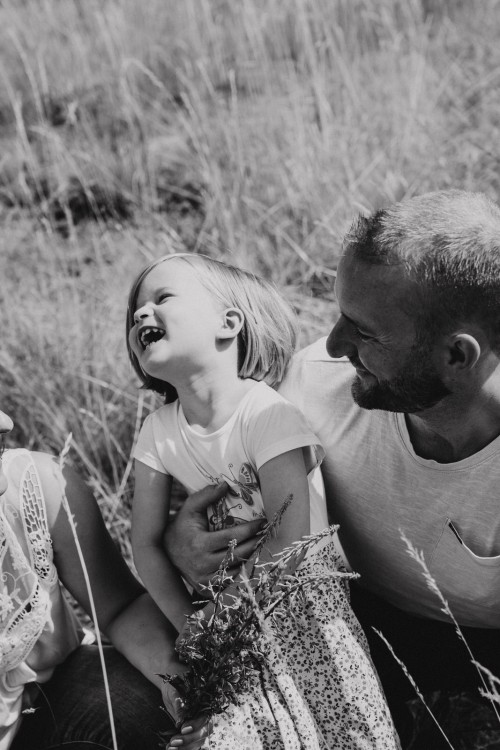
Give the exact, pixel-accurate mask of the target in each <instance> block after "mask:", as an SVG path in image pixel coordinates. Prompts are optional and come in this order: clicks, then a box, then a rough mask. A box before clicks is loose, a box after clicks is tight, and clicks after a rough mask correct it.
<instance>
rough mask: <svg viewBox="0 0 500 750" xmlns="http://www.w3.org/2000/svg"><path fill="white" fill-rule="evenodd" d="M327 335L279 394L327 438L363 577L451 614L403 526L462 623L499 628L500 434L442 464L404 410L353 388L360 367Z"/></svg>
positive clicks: (414, 608)
mask: <svg viewBox="0 0 500 750" xmlns="http://www.w3.org/2000/svg"><path fill="white" fill-rule="evenodd" d="M325 342H326V339H321V340H320V341H318V342H316V343H315V344H312V345H311V346H310V347H308V348H306V349H304V350H303V351H302V352H299V354H297V355H296V357H295V358H294V360H293V362H292V365H291V367H290V370H289V372H288V374H287V377H286V379H285V382H284V383H283V385H282V387H281V389H280V392H281V393H283V395H284V396H285V397H286V398H288V399H290V400H291V401H292V402H293V403H295V404H296V405H297V406H298V407H299V408H300V409H301V410H302V412H303V413H304V415H305V416H306V418H307V421H308V422H309V425H310V427H311V429H312V430H313V431H314V433H315V434H316V435H317V436H318V438H319V439H320V441H321V443H322V445H323V447H324V450H325V454H326V456H325V459H324V461H323V464H322V472H323V479H324V482H325V490H326V496H327V504H328V511H329V515H330V520H331V522H333V523H339V524H340V530H339V537H340V541H341V542H342V545H343V547H344V549H345V551H346V554H347V557H348V559H349V562H350V563H351V565H352V567H353V569H354V570H355V571H356V572H358V573H360V574H361V580H360V582H361V583H362V584H363V585H365V586H366V587H367V588H369V589H370V590H372V591H373V592H374V593H376V594H378V595H380V596H382V597H384V598H385V599H386V600H388V601H389V602H391V603H393V604H394V605H396V606H398V607H400V608H401V609H404V610H406V611H408V612H412V613H415V614H419V615H422V616H427V617H432V618H434V619H439V620H446V619H448V618H447V617H446V615H444V614H443V612H442V611H441V603H440V601H439V599H438V598H437V596H436V595H435V594H434V593H432V592H431V591H430V589H429V587H428V586H427V584H426V582H425V580H424V577H423V575H422V572H421V568H420V567H419V565H418V564H417V563H416V562H415V560H414V559H412V558H411V557H410V555H409V554H408V551H407V547H406V545H405V543H404V542H403V540H402V538H401V532H404V534H405V535H406V536H407V538H408V539H409V540H410V541H411V542H412V544H413V545H414V546H415V547H416V548H417V549H418V550H421V551H422V552H423V554H424V558H425V561H426V563H427V566H428V568H429V570H430V572H431V574H432V576H433V577H434V579H435V581H436V582H437V584H438V586H439V589H440V591H441V593H442V594H443V595H444V597H445V599H446V600H447V601H448V603H449V605H450V608H451V610H452V612H453V613H454V615H455V617H456V618H457V620H458V622H459V623H460V624H461V625H470V626H476V627H487V628H499V627H500V437H498V438H496V439H495V440H493V441H492V442H491V443H490V444H489V445H487V446H486V447H485V448H483V449H482V450H481V451H479V452H478V453H476V454H474V455H473V456H469V457H468V458H466V459H464V460H462V461H457V462H455V463H448V464H441V463H438V462H436V461H431V460H426V459H423V458H421V457H420V456H418V455H417V454H416V453H415V451H414V450H413V447H412V444H411V440H410V437H409V434H408V430H407V427H406V421H405V416H404V415H403V414H395V413H391V412H385V411H379V410H373V411H368V410H366V409H362V408H360V407H359V406H357V405H356V404H355V403H354V401H353V399H352V396H351V384H352V382H353V379H354V375H355V372H354V369H353V367H352V365H351V364H350V363H349V362H348V361H347V360H345V359H337V360H335V359H331V358H330V357H329V356H328V354H327V352H326V348H325Z"/></svg>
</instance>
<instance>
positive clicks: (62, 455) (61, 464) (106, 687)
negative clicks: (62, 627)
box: [57, 434, 118, 750]
mask: <svg viewBox="0 0 500 750" xmlns="http://www.w3.org/2000/svg"><path fill="white" fill-rule="evenodd" d="M70 445H71V434H69V435H68V437H67V439H66V442H65V444H64V447H63V449H62V451H61V453H60V456H59V474H58V475H57V479H58V481H59V485H60V488H61V496H62V505H63V508H64V510H65V512H66V515H67V517H68V521H69V525H70V527H71V531H72V534H73V539H74V541H75V546H76V549H77V552H78V558H79V560H80V565H81V567H82V573H83V577H84V579H85V585H86V587H87V593H88V596H89V602H90V609H91V614H92V620H93V622H94V626H95V634H96V639H97V647H98V649H99V658H100V660H101V669H102V677H103V681H104V690H105V693H106V702H107V705H108V714H109V724H110V728H111V738H112V741H113V750H118V744H117V740H116V730H115V722H114V719H113V706H112V703H111V693H110V690H109V681H108V674H107V670H106V662H105V660H104V652H103V648H102V641H101V634H100V630H99V622H98V619H97V612H96V608H95V603H94V595H93V593H92V586H91V584H90V578H89V574H88V571H87V566H86V564H85V559H84V557H83V552H82V548H81V546H80V540H79V538H78V534H77V531H76V525H75V521H74V518H73V514H72V513H71V509H70V507H69V503H68V498H67V497H66V491H65V489H64V484H63V481H62V471H63V468H64V461H65V458H66V456H67V455H68V452H69V450H70Z"/></svg>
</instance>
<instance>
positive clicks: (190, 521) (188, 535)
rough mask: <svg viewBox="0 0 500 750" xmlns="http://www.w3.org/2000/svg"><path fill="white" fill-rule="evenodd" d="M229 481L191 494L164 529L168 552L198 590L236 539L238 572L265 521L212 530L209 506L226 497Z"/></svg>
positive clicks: (185, 576)
mask: <svg viewBox="0 0 500 750" xmlns="http://www.w3.org/2000/svg"><path fill="white" fill-rule="evenodd" d="M227 491H228V486H227V484H225V483H223V484H220V485H209V486H208V487H205V488H204V489H203V490H200V491H199V492H195V493H194V494H192V495H190V496H189V497H188V498H187V499H186V500H185V501H184V503H183V504H182V506H181V508H180V510H179V511H178V513H177V515H176V517H175V518H174V520H173V522H172V523H169V525H168V527H167V530H166V532H165V537H164V541H165V549H166V550H167V554H168V556H169V558H170V560H171V561H172V563H173V564H174V565H175V566H176V568H177V569H178V570H179V571H180V572H181V574H182V576H183V577H184V578H185V579H186V580H187V581H188V582H189V583H190V584H191V585H192V586H193V587H194V588H195V589H196V590H197V591H199V592H201V593H202V592H203V585H206V584H207V583H208V581H209V580H210V578H211V577H212V576H213V575H214V573H216V572H217V569H218V567H219V565H220V563H221V562H222V559H223V558H224V555H225V553H226V551H227V547H228V544H229V542H230V541H231V540H232V539H236V542H237V546H236V548H235V564H234V566H233V568H232V570H231V571H230V572H231V573H233V574H234V573H236V572H237V571H238V569H239V566H240V564H241V563H242V562H244V561H245V560H247V559H248V558H249V557H250V556H251V554H252V552H253V550H254V548H255V545H256V543H257V537H256V534H257V532H258V531H259V530H260V529H261V528H262V525H263V520H262V519H260V520H257V521H249V522H248V523H242V524H238V525H237V526H232V527H231V528H230V529H222V530H220V531H210V530H209V528H208V520H207V508H208V506H209V505H211V504H212V503H214V502H216V501H217V500H219V499H220V498H221V497H223V496H224V495H225V494H226V493H227Z"/></svg>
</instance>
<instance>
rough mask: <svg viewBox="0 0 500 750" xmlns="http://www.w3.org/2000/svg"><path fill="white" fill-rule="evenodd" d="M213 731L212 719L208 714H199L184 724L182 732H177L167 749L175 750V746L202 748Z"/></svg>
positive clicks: (184, 748) (193, 749) (191, 748)
mask: <svg viewBox="0 0 500 750" xmlns="http://www.w3.org/2000/svg"><path fill="white" fill-rule="evenodd" d="M211 731H212V724H211V721H210V720H209V719H208V718H207V717H206V716H199V717H198V718H196V719H193V721H189V722H186V723H185V724H184V725H183V726H182V728H181V730H180V734H176V735H175V736H174V737H172V738H171V740H170V741H169V744H168V745H167V748H166V750H175V748H177V749H178V748H183V750H200V748H202V747H203V746H204V743H205V740H206V738H207V737H208V735H209V734H210V732H211Z"/></svg>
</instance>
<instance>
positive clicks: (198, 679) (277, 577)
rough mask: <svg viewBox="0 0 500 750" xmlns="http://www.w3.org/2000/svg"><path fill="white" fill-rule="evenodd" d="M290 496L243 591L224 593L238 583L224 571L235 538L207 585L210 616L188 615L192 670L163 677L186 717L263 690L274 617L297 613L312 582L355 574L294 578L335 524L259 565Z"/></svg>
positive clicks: (187, 654) (186, 647)
mask: <svg viewBox="0 0 500 750" xmlns="http://www.w3.org/2000/svg"><path fill="white" fill-rule="evenodd" d="M291 501H292V496H289V497H288V498H287V499H286V500H285V501H284V503H283V505H282V507H281V508H280V510H279V511H278V512H277V513H276V514H275V516H274V517H273V519H272V520H271V521H270V522H269V523H268V524H267V525H266V527H265V528H264V529H263V531H262V532H261V539H260V541H259V543H258V545H257V547H256V550H255V552H254V555H253V558H252V561H251V565H250V569H249V570H248V566H247V569H246V570H245V568H244V567H242V570H241V574H240V578H241V581H240V585H239V587H238V593H237V595H234V596H229V595H226V596H225V597H223V596H222V594H223V591H224V589H225V588H226V587H227V586H228V585H229V584H231V583H232V582H233V579H232V577H231V576H229V575H228V573H227V570H228V568H229V566H230V564H231V562H232V559H233V549H234V546H235V544H236V542H234V541H233V542H232V543H230V545H229V548H228V550H227V553H226V555H225V558H224V560H223V562H222V564H221V566H220V568H219V570H218V572H217V574H216V575H215V576H214V577H213V578H212V580H211V582H210V584H209V586H208V587H207V588H208V592H209V594H210V598H211V599H212V601H213V605H212V606H213V609H214V611H213V614H212V616H211V617H209V618H207V617H205V616H204V615H203V614H202V613H201V612H199V613H196V614H194V615H191V617H190V618H189V625H190V627H189V628H188V629H187V633H186V634H185V636H184V637H183V638H182V639H181V641H180V643H179V644H178V646H177V648H178V653H179V657H180V659H181V661H183V662H184V663H186V664H188V665H189V667H190V669H189V670H188V672H187V673H186V674H183V675H164V676H163V677H164V679H165V680H166V681H168V682H170V683H171V684H172V685H173V686H174V687H175V688H176V689H177V691H178V692H179V694H180V695H181V697H182V699H183V701H184V705H183V720H186V719H193V718H195V717H196V716H198V715H200V714H202V713H205V714H207V715H209V716H212V715H214V714H219V713H222V712H223V711H224V710H225V709H226V708H227V707H228V706H229V704H231V703H235V704H240V703H241V702H242V701H243V700H244V696H245V694H248V693H249V692H252V690H254V689H256V688H259V686H260V682H261V667H262V665H263V664H264V662H265V663H267V665H269V663H270V653H271V651H273V650H278V644H277V642H276V638H277V637H279V636H278V634H279V628H276V629H272V628H271V625H272V623H273V621H274V620H275V618H276V617H277V616H279V618H281V617H282V616H284V615H285V612H284V610H286V616H288V617H289V616H294V614H293V613H294V611H295V612H298V611H300V604H301V600H302V596H303V591H304V588H305V587H313V586H314V585H317V584H318V583H321V582H322V581H324V580H325V579H326V578H331V577H346V576H347V577H352V575H353V574H349V573H343V572H340V571H338V570H333V571H331V573H329V574H328V576H326V575H324V576H315V575H310V576H301V578H300V579H299V578H298V577H297V575H296V570H297V567H298V565H299V564H300V563H301V561H302V560H303V559H304V557H305V555H306V553H307V552H308V550H309V549H310V548H311V547H313V545H315V544H316V543H317V542H318V541H319V540H321V539H323V538H324V537H326V536H332V535H333V534H335V533H336V531H337V528H338V527H337V526H330V527H328V528H326V529H325V530H324V531H322V532H320V533H319V534H315V535H311V536H308V537H305V538H304V539H303V540H301V541H299V542H295V543H294V544H293V545H292V546H291V547H288V548H287V549H285V550H284V551H283V552H282V553H281V555H280V556H279V558H278V559H277V561H276V562H273V563H267V564H266V565H265V566H263V565H261V566H259V558H260V555H261V553H262V551H263V549H264V548H265V546H266V543H267V542H268V540H269V539H270V538H271V536H272V535H275V534H276V529H277V528H278V526H279V524H280V521H281V518H282V516H283V513H284V512H285V511H286V510H287V508H288V506H289V505H290V503H291Z"/></svg>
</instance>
